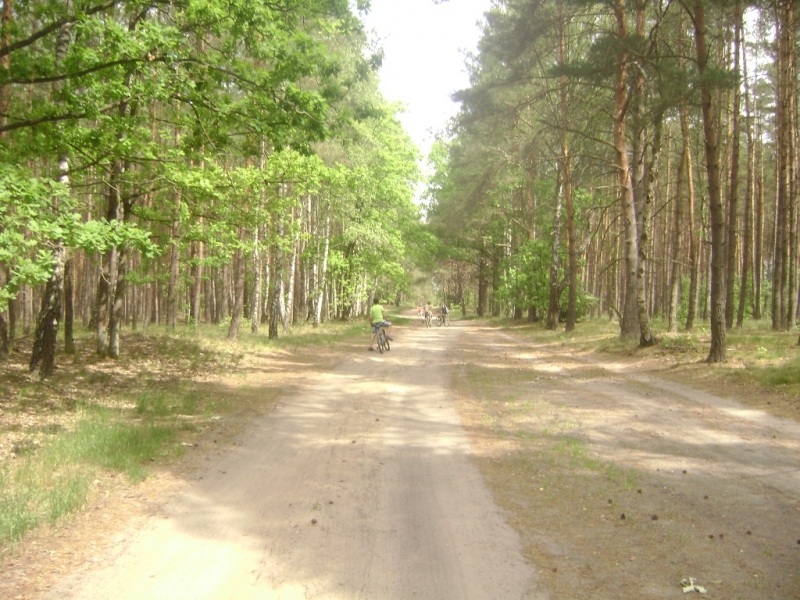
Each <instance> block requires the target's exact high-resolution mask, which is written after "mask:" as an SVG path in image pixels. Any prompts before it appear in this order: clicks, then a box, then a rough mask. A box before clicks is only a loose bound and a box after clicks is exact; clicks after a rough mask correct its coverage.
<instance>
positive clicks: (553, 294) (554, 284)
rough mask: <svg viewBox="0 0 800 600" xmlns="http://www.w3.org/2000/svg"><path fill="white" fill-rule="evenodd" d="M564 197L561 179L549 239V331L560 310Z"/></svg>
mask: <svg viewBox="0 0 800 600" xmlns="http://www.w3.org/2000/svg"><path fill="white" fill-rule="evenodd" d="M563 197H564V182H563V181H561V182H560V185H559V186H558V190H557V191H556V204H555V207H554V210H553V233H552V238H551V240H550V283H549V289H550V301H549V303H548V307H547V322H546V327H547V329H549V330H551V331H555V330H556V329H558V317H559V314H560V312H561V291H562V289H563V288H562V287H561V282H560V276H561V229H562V223H561V211H562V206H563V204H562V199H563Z"/></svg>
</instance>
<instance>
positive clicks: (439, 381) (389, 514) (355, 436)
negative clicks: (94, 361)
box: [44, 322, 545, 600]
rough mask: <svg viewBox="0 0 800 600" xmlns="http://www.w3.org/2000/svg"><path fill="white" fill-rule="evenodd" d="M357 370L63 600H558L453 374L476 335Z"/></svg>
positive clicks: (431, 339)
mask: <svg viewBox="0 0 800 600" xmlns="http://www.w3.org/2000/svg"><path fill="white" fill-rule="evenodd" d="M395 329H396V331H395V332H394V333H395V335H394V337H395V340H396V343H395V344H393V347H392V351H391V352H389V353H387V354H384V355H379V354H378V353H367V352H366V351H364V352H363V354H362V353H359V354H348V355H343V358H344V362H343V363H342V364H341V365H340V366H338V367H337V368H336V369H334V370H333V371H332V372H330V373H327V374H325V375H323V376H322V377H320V378H319V379H318V380H316V381H309V382H307V384H306V385H305V386H304V388H303V390H302V392H301V393H299V394H297V395H296V396H294V397H289V396H286V397H283V398H282V399H281V400H280V401H279V404H278V406H277V408H276V409H275V410H274V411H272V413H270V414H269V415H267V416H265V417H263V418H261V419H260V420H259V421H258V422H257V423H255V424H254V425H253V426H252V428H251V429H250V430H249V431H248V432H247V433H246V434H245V435H244V436H243V438H242V439H241V443H240V444H238V445H235V446H233V447H232V448H230V449H229V450H227V451H225V452H223V453H221V455H220V456H218V457H215V458H212V459H211V461H210V462H209V463H208V469H207V470H206V471H205V472H203V473H200V474H199V475H200V476H199V478H198V479H197V480H196V481H194V482H193V483H192V484H190V485H188V486H187V487H186V489H185V490H184V491H183V493H182V494H181V495H180V496H179V497H178V498H177V499H176V500H175V501H173V502H171V503H169V504H168V505H167V506H166V507H164V509H163V510H164V514H163V515H162V516H161V517H159V518H153V519H151V521H150V522H149V524H148V526H147V527H144V528H141V529H139V530H137V531H136V532H132V533H131V534H130V536H127V537H130V538H132V539H131V541H130V542H128V543H126V545H125V547H121V548H118V550H119V552H118V554H117V555H116V557H115V558H112V559H111V560H109V561H108V562H107V564H104V565H102V566H100V567H98V568H97V569H96V570H93V571H91V572H89V573H88V574H82V575H80V576H79V577H78V576H76V577H74V578H72V579H67V580H64V581H62V582H60V583H59V584H58V585H56V586H54V587H53V588H52V589H51V590H50V591H49V592H48V593H47V594H46V595H45V596H44V598H48V599H55V598H59V599H66V598H70V599H75V600H77V599H92V600H99V599H114V600H124V599H132V600H133V599H136V600H141V599H145V598H146V599H160V598H164V599H170V600H181V599H189V598H192V599H195V598H197V599H204V600H205V599H228V598H230V599H234V598H235V599H237V600H243V599H250V598H252V599H255V598H258V599H260V600H264V599H278V598H280V599H294V598H340V599H344V600H351V599H362V598H363V599H381V600H392V599H400V598H415V599H417V598H419V599H423V598H426V599H445V598H446V599H448V600H450V599H454V600H455V599H461V598H463V599H476V600H478V599H483V598H486V599H498V598H503V599H517V598H519V599H527V598H543V597H545V596H544V595H543V594H542V593H541V592H537V591H536V588H535V575H534V573H533V571H532V569H531V567H530V566H528V565H527V564H526V563H525V562H524V560H523V558H522V550H521V548H522V544H521V541H520V539H519V536H518V534H517V533H516V532H514V530H512V529H511V527H510V526H509V525H507V523H506V517H505V515H504V514H503V513H502V512H501V511H500V509H498V508H497V507H496V506H495V504H494V502H493V500H492V496H491V493H490V492H489V490H488V489H487V487H486V485H485V483H484V481H483V478H482V476H481V475H480V473H479V472H478V469H477V468H476V467H475V466H474V464H472V463H471V462H470V459H469V455H470V453H471V445H470V442H469V441H468V439H467V437H466V435H465V433H464V431H463V429H462V427H461V425H460V419H459V416H458V414H457V412H456V410H455V408H454V405H453V401H452V399H451V396H450V394H449V392H448V384H449V382H448V375H447V373H446V372H445V369H444V368H443V367H442V365H444V364H445V355H446V353H447V352H448V350H449V349H450V348H451V347H453V346H454V344H456V343H458V340H459V338H460V337H461V336H462V335H463V333H462V328H460V327H450V328H432V329H424V328H421V327H419V326H418V325H417V323H416V322H415V323H414V324H413V325H412V326H406V327H403V328H395Z"/></svg>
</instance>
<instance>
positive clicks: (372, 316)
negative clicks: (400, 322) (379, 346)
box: [368, 298, 394, 352]
mask: <svg viewBox="0 0 800 600" xmlns="http://www.w3.org/2000/svg"><path fill="white" fill-rule="evenodd" d="M369 321H370V323H371V324H372V340H370V342H369V348H368V350H369V351H370V352H374V351H375V348H373V346H374V345H375V338H376V337H377V335H378V330H380V328H381V327H386V339H387V340H389V341H390V342H392V341H394V340H393V339H392V338H390V337H389V332H390V331H391V330H392V324H391V323H390V322H389V321H387V320H386V318H385V317H384V316H383V306H381V303H380V301H379V300H378V298H375V299H374V300H373V301H372V308H370V309H369Z"/></svg>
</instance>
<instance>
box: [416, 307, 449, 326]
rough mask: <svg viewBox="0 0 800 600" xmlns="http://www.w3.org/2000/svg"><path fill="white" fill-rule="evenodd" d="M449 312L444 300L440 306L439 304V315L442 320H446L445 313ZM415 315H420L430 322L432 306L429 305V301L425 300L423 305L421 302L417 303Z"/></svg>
mask: <svg viewBox="0 0 800 600" xmlns="http://www.w3.org/2000/svg"><path fill="white" fill-rule="evenodd" d="M449 313H450V309H449V308H448V307H447V304H446V303H445V302H442V304H441V306H439V316H440V317H441V319H442V321H446V320H447V315H448V314H449ZM417 316H418V317H422V318H423V319H424V320H425V321H426V322H430V319H432V318H433V306H431V303H430V302H426V303H425V306H422V304H418V305H417Z"/></svg>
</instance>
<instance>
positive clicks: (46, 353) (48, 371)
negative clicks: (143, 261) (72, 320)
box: [29, 0, 72, 378]
mask: <svg viewBox="0 0 800 600" xmlns="http://www.w3.org/2000/svg"><path fill="white" fill-rule="evenodd" d="M65 5H66V9H67V10H71V8H72V0H66V2H65ZM71 41H72V24H71V23H70V24H65V25H62V26H61V29H60V30H59V32H58V38H57V39H56V46H55V64H56V66H57V67H60V65H62V64H63V62H64V59H65V58H66V55H67V51H68V49H69V45H70V42H71ZM61 86H62V84H61V83H57V84H54V85H53V96H54V98H55V99H56V101H58V100H59V98H58V95H59V93H60V91H61ZM57 168H58V176H57V178H58V181H59V183H61V184H63V185H64V186H65V187H69V183H70V182H69V168H70V163H69V155H68V154H67V151H66V149H64V150H62V151H61V152H60V153H59V157H58V163H57ZM56 202H58V199H56ZM54 245H55V247H54V249H53V273H52V275H51V276H50V279H49V280H48V282H47V285H46V286H45V292H44V297H43V298H42V305H41V308H40V310H39V318H38V319H37V322H36V332H35V333H34V340H33V352H32V353H31V360H30V363H29V368H30V371H31V373H35V372H38V373H39V375H40V377H42V378H44V377H49V376H50V375H52V373H53V369H54V367H55V354H56V338H57V336H58V320H59V319H60V318H61V294H62V291H63V288H64V262H65V260H66V249H65V248H64V243H63V241H62V240H60V239H59V240H54Z"/></svg>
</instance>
